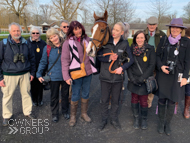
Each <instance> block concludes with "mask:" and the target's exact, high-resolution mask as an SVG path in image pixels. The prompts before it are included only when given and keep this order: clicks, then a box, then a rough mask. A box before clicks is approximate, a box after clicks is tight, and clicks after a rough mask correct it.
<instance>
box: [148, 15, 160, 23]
mask: <svg viewBox="0 0 190 143" xmlns="http://www.w3.org/2000/svg"><path fill="white" fill-rule="evenodd" d="M147 23H148V24H158V19H157V18H156V17H154V16H151V17H150V18H149V19H148V20H147Z"/></svg>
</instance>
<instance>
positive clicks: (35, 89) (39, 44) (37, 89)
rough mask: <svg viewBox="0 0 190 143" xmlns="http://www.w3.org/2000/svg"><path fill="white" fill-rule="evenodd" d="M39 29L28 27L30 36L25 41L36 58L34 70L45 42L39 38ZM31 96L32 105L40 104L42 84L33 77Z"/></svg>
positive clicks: (41, 103)
mask: <svg viewBox="0 0 190 143" xmlns="http://www.w3.org/2000/svg"><path fill="white" fill-rule="evenodd" d="M40 35H41V30H40V28H38V27H35V26H33V27H32V28H31V29H30V37H29V38H28V40H27V42H28V43H29V45H30V48H31V49H32V50H33V51H34V53H35V59H36V70H37V69H38V66H39V63H40V59H41V57H42V53H43V49H44V47H45V46H46V42H44V41H43V40H42V39H40ZM31 96H32V101H33V106H42V105H43V102H42V98H43V85H42V83H40V82H39V80H38V78H36V77H34V80H33V81H32V82H31Z"/></svg>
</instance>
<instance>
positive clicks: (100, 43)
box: [90, 20, 109, 49]
mask: <svg viewBox="0 0 190 143" xmlns="http://www.w3.org/2000/svg"><path fill="white" fill-rule="evenodd" d="M97 22H103V23H106V31H105V33H104V37H103V39H102V40H101V41H100V40H98V39H94V38H91V39H90V41H91V42H92V43H93V44H94V46H95V48H96V49H99V46H100V45H102V43H103V42H104V40H105V38H106V35H107V32H108V30H109V25H108V24H107V22H106V21H103V20H98V21H96V22H95V23H97ZM93 40H95V41H98V42H99V44H98V46H96V44H95V43H94V42H93Z"/></svg>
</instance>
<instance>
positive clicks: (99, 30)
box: [86, 10, 111, 57]
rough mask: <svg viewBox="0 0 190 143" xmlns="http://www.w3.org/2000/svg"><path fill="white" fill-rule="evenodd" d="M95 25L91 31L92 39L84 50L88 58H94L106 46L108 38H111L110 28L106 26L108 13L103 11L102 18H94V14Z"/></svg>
mask: <svg viewBox="0 0 190 143" xmlns="http://www.w3.org/2000/svg"><path fill="white" fill-rule="evenodd" d="M94 19H95V23H94V26H93V27H92V29H91V33H92V37H91V40H90V42H89V44H88V46H87V48H86V52H87V54H88V56H91V57H95V56H96V53H97V51H99V50H100V48H101V47H102V46H104V45H106V44H107V42H108V40H109V37H110V36H111V32H110V27H109V25H108V24H107V19H108V13H107V10H106V11H105V13H104V15H103V16H102V17H98V16H96V13H95V12H94Z"/></svg>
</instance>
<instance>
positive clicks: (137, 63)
mask: <svg viewBox="0 0 190 143" xmlns="http://www.w3.org/2000/svg"><path fill="white" fill-rule="evenodd" d="M134 59H135V61H136V63H137V66H138V68H139V70H140V72H141V74H143V71H142V69H141V67H140V65H139V62H138V61H137V59H136V57H135V56H134Z"/></svg>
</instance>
